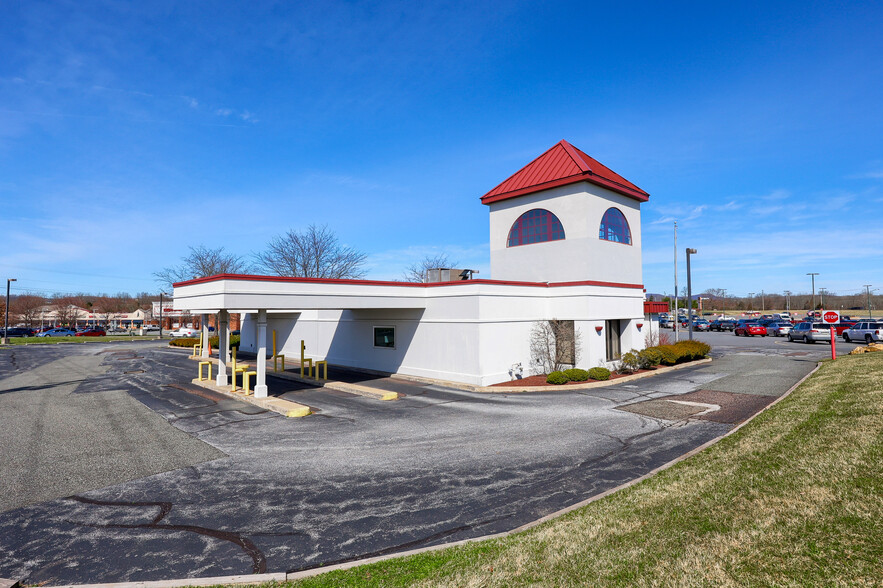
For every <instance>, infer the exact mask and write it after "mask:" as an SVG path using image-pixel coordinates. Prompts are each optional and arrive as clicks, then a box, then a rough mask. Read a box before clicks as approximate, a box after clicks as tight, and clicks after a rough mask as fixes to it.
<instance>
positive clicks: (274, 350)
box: [273, 329, 276, 357]
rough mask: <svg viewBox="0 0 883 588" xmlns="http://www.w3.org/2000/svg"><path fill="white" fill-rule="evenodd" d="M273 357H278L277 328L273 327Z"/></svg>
mask: <svg viewBox="0 0 883 588" xmlns="http://www.w3.org/2000/svg"><path fill="white" fill-rule="evenodd" d="M273 357H276V329H273Z"/></svg>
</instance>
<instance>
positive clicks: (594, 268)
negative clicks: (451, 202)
mask: <svg viewBox="0 0 883 588" xmlns="http://www.w3.org/2000/svg"><path fill="white" fill-rule="evenodd" d="M648 198H649V194H647V192H645V191H644V190H642V189H641V188H639V187H637V186H636V185H635V184H633V183H631V182H630V181H628V180H627V179H625V178H624V177H622V176H621V175H619V174H618V173H616V172H614V171H613V170H611V169H610V168H608V167H606V166H605V165H603V164H601V163H600V162H598V161H596V160H595V159H593V158H592V157H590V156H588V155H586V154H585V153H584V152H582V151H580V150H579V149H577V148H576V147H574V146H573V145H571V144H570V143H568V142H567V141H563V140H562V141H559V142H558V143H556V144H555V145H554V146H552V147H551V148H550V149H549V150H548V151H546V152H545V153H543V154H542V155H540V156H539V157H537V158H536V159H534V160H533V161H531V162H530V163H528V164H527V165H526V166H524V167H523V168H521V169H520V170H519V171H518V172H516V173H515V174H513V175H512V176H511V177H509V178H508V179H507V180H505V181H504V182H502V183H501V184H499V185H498V186H497V187H496V188H494V189H493V190H491V191H490V192H488V193H487V194H485V195H484V196H482V198H481V201H482V203H483V204H486V205H488V207H489V208H490V248H491V277H492V278H493V279H495V280H524V281H533V282H579V281H603V282H611V283H629V284H640V283H642V271H641V203H642V202H646V201H647V200H648Z"/></svg>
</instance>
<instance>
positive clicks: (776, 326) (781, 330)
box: [766, 323, 794, 337]
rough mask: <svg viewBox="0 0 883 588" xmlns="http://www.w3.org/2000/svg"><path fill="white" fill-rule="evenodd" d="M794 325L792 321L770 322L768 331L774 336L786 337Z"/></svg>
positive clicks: (767, 327)
mask: <svg viewBox="0 0 883 588" xmlns="http://www.w3.org/2000/svg"><path fill="white" fill-rule="evenodd" d="M793 328H794V325H792V324H791V323H770V324H768V325H767V326H766V331H767V333H769V334H770V335H772V336H773V337H784V336H785V335H787V334H788V333H790V332H791V329H793Z"/></svg>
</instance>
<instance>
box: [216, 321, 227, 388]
mask: <svg viewBox="0 0 883 588" xmlns="http://www.w3.org/2000/svg"><path fill="white" fill-rule="evenodd" d="M228 316H229V315H228V313H227V311H226V310H221V311H220V312H219V313H218V377H217V378H215V383H216V384H217V385H218V386H226V385H227V364H228V363H229V362H230V332H229V328H228V327H229V318H228Z"/></svg>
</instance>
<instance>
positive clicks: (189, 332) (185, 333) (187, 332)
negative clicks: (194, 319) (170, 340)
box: [169, 327, 199, 338]
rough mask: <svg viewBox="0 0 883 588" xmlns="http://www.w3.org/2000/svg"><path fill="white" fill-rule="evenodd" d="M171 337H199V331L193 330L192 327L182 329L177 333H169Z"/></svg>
mask: <svg viewBox="0 0 883 588" xmlns="http://www.w3.org/2000/svg"><path fill="white" fill-rule="evenodd" d="M169 336H170V337H175V338H177V337H199V329H191V328H190V327H181V328H180V329H178V330H177V331H172V332H171V333H169Z"/></svg>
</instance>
